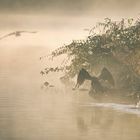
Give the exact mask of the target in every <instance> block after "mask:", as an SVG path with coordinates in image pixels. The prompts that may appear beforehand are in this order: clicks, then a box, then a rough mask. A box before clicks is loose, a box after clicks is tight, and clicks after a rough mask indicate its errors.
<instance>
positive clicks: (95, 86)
mask: <svg viewBox="0 0 140 140" xmlns="http://www.w3.org/2000/svg"><path fill="white" fill-rule="evenodd" d="M85 80H90V81H91V88H92V90H94V91H95V92H96V93H97V92H105V91H106V87H104V86H103V85H102V84H101V82H100V80H104V81H108V83H110V85H112V86H114V85H115V82H114V79H113V76H112V74H111V73H110V72H109V70H108V69H107V68H105V67H104V68H103V69H102V71H101V74H100V75H99V76H98V77H95V76H91V75H90V74H89V73H88V72H87V71H86V70H85V69H83V68H82V69H81V70H80V71H79V74H78V76H77V83H76V86H75V88H74V89H76V88H79V86H81V85H82V84H83V83H84V81H85Z"/></svg>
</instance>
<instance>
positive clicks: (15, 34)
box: [0, 31, 37, 40]
mask: <svg viewBox="0 0 140 140" xmlns="http://www.w3.org/2000/svg"><path fill="white" fill-rule="evenodd" d="M22 33H37V32H36V31H33V32H30V31H15V32H12V33H9V34H6V35H4V36H2V37H0V40H1V39H4V38H6V37H8V36H12V35H13V36H16V37H19V36H21V34H22Z"/></svg>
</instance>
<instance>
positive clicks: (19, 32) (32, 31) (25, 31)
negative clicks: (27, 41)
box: [17, 31, 37, 33]
mask: <svg viewBox="0 0 140 140" xmlns="http://www.w3.org/2000/svg"><path fill="white" fill-rule="evenodd" d="M17 32H19V33H37V31H17Z"/></svg>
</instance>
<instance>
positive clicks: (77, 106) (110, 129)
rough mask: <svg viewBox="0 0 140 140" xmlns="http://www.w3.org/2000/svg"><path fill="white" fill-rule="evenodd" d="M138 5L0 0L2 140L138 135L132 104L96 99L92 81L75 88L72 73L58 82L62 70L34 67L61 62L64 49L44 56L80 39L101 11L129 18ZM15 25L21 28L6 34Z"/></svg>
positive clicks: (116, 0) (135, 1) (138, 118)
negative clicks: (51, 56) (43, 72)
mask: <svg viewBox="0 0 140 140" xmlns="http://www.w3.org/2000/svg"><path fill="white" fill-rule="evenodd" d="M139 7H140V1H139V0H0V21H1V22H0V31H1V32H0V38H1V40H0V140H91V139H94V140H103V139H104V140H113V139H114V140H139V138H140V133H139V130H140V125H139V124H140V112H139V110H133V109H132V108H133V107H134V103H133V104H130V105H128V104H125V103H124V102H121V103H106V102H105V101H104V100H103V101H99V103H98V101H97V100H96V99H93V98H91V97H90V96H89V94H88V91H89V89H90V85H91V84H90V82H87V83H86V84H85V85H84V86H85V88H87V89H86V90H84V89H83V90H82V88H81V90H80V89H79V90H76V91H74V90H72V88H73V87H74V86H75V83H76V80H75V79H76V78H77V77H76V76H75V77H74V78H73V80H72V81H71V82H68V83H65V84H67V85H64V84H63V83H62V82H61V81H60V77H61V76H64V73H51V74H49V75H43V76H42V75H41V74H40V71H41V70H44V69H45V68H46V67H50V66H58V65H59V64H60V65H61V64H62V60H63V58H64V56H62V57H61V58H56V59H54V61H51V60H50V59H49V60H48V57H46V56H48V54H50V52H51V51H52V50H54V49H56V48H58V47H61V46H63V45H64V44H66V45H67V44H69V43H71V42H72V41H73V40H81V39H86V38H87V37H88V36H89V31H87V30H85V29H91V28H92V27H93V26H94V25H95V24H96V23H97V22H100V21H103V20H104V18H106V17H109V18H111V19H113V20H121V19H122V18H126V17H128V18H131V17H134V18H135V17H137V16H138V15H139V12H140V8H139ZM15 31H26V32H24V33H22V34H21V36H15V34H12V35H9V34H10V33H15ZM29 32H36V33H29ZM5 35H8V36H5ZM3 37H4V38H3ZM40 57H41V58H42V59H41V60H40V59H39V58H40ZM46 81H47V82H49V83H50V84H51V85H53V86H54V87H53V86H52V87H46V86H45V85H44V83H45V82H46Z"/></svg>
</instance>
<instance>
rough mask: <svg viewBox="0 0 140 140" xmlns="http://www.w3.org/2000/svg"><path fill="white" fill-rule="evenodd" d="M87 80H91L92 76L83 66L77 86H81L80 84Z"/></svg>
mask: <svg viewBox="0 0 140 140" xmlns="http://www.w3.org/2000/svg"><path fill="white" fill-rule="evenodd" d="M85 80H91V76H90V74H89V73H88V72H87V71H86V70H85V69H83V68H82V69H81V70H80V71H79V73H78V76H77V83H76V86H75V88H79V86H80V85H82V84H83V83H84V81H85ZM75 88H74V89H75Z"/></svg>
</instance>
